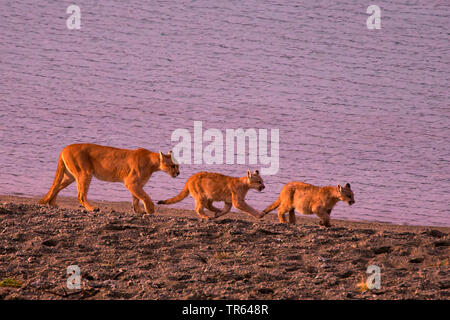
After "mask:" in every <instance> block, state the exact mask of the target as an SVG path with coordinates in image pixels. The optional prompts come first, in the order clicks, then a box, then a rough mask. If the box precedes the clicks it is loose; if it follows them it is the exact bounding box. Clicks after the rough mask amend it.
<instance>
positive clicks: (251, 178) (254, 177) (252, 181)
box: [247, 170, 266, 192]
mask: <svg viewBox="0 0 450 320" xmlns="http://www.w3.org/2000/svg"><path fill="white" fill-rule="evenodd" d="M247 180H248V185H249V187H250V189H256V190H258V191H259V192H261V191H263V190H264V188H265V187H266V186H265V185H264V181H263V179H262V178H261V176H260V175H259V171H258V170H255V172H253V173H251V172H250V170H247Z"/></svg>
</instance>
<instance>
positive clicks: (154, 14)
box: [0, 0, 450, 226]
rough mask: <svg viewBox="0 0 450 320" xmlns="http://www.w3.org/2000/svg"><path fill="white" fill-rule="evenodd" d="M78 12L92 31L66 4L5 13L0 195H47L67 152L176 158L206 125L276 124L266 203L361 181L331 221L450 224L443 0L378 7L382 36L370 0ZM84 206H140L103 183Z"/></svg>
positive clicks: (161, 177) (170, 185)
mask: <svg viewBox="0 0 450 320" xmlns="http://www.w3.org/2000/svg"><path fill="white" fill-rule="evenodd" d="M74 3H75V4H77V5H79V6H80V8H81V29H80V30H69V29H68V28H67V27H66V19H67V18H68V17H69V14H66V8H67V6H68V5H69V4H70V3H64V2H60V1H42V0H38V1H36V0H33V1H31V0H25V1H20V2H15V1H14V2H13V1H2V2H1V3H0V168H1V169H0V194H14V195H33V196H41V195H43V194H45V193H46V192H47V191H48V189H49V187H50V185H51V183H52V181H53V177H54V174H55V169H56V163H57V159H58V155H59V153H60V151H61V149H62V148H63V147H64V146H65V145H67V144H71V143H75V142H93V143H98V144H105V145H111V146H116V147H122V148H130V149H133V148H137V147H144V148H147V149H150V150H152V151H156V152H157V151H159V150H162V151H164V152H167V151H168V150H170V149H171V148H172V147H173V146H174V145H175V144H176V143H174V142H172V141H171V134H172V132H173V131H174V130H176V129H178V128H185V129H188V130H189V131H190V132H193V127H194V121H202V124H203V128H204V130H206V129H209V128H217V129H220V130H221V131H222V132H225V130H226V129H237V128H243V129H247V128H263V129H269V130H270V129H273V128H278V129H279V136H280V137H279V139H280V140H279V141H280V143H279V148H280V168H279V171H278V173H277V174H275V175H267V176H265V177H264V179H265V184H266V189H265V190H264V192H262V193H258V192H256V191H250V192H249V193H248V195H247V199H248V202H249V203H250V204H251V205H252V206H254V207H256V208H257V209H263V208H265V207H266V205H268V204H269V203H271V202H272V201H274V200H275V199H276V198H277V196H278V193H279V192H280V190H281V188H282V186H283V185H284V184H285V183H287V182H289V181H292V180H298V181H305V182H309V183H312V184H316V185H337V184H338V183H339V184H345V183H347V182H349V183H351V185H352V189H353V191H354V193H355V199H356V203H355V204H354V205H353V206H352V207H348V206H347V205H346V204H344V203H342V202H341V203H338V205H337V206H336V207H335V209H334V210H333V213H332V218H333V217H334V218H339V219H351V220H371V221H386V222H392V223H397V224H410V225H436V226H450V209H449V206H450V194H449V192H450V169H449V168H450V143H449V137H450V106H449V101H450V99H449V98H450V90H449V84H450V81H449V80H450V79H449V78H450V51H449V49H450V46H449V38H450V37H449V35H450V34H449V31H448V27H449V21H450V6H449V3H448V2H447V1H406V0H403V1H378V2H376V3H375V4H377V5H379V6H380V8H381V30H368V28H367V26H366V19H367V17H368V16H369V15H368V14H367V13H366V9H367V6H368V4H364V3H361V2H360V1H338V2H337V3H335V2H334V1H288V0H278V1H259V0H250V1H223V2H219V1H145V2H142V1H87V0H77V1H74ZM260 167H261V165H260V164H257V165H249V164H234V165H225V164H223V165H217V164H212V165H206V164H195V165H194V164H191V165H187V164H185V165H182V166H181V175H180V176H179V177H178V178H176V179H172V178H170V177H169V176H168V175H166V174H164V173H161V172H160V173H156V174H155V175H154V176H153V177H152V178H151V180H150V181H149V183H148V184H147V185H146V187H145V190H146V191H147V192H148V193H149V194H150V196H151V197H152V198H153V199H154V200H159V199H165V198H167V197H171V196H174V195H175V194H177V193H178V192H179V191H180V190H181V189H182V187H183V185H184V182H185V181H186V179H187V178H188V177H189V176H190V175H192V174H193V173H195V172H197V171H200V170H207V171H217V172H222V173H225V174H229V175H233V176H243V175H245V174H246V171H247V169H248V168H249V169H252V170H254V169H259V168H260ZM61 195H64V196H76V187H75V184H73V185H71V186H70V187H69V188H67V189H66V190H64V191H63V192H61ZM88 197H89V198H90V199H102V200H111V201H115V200H130V198H131V196H130V194H129V193H128V191H127V190H126V189H125V187H124V186H123V185H121V184H118V183H116V184H113V183H104V182H99V181H98V180H95V181H93V183H92V184H91V187H90V191H89V194H88ZM193 204H194V202H193V200H192V198H189V199H186V200H184V201H183V202H181V203H179V204H177V206H178V207H185V208H193ZM130 205H131V203H130Z"/></svg>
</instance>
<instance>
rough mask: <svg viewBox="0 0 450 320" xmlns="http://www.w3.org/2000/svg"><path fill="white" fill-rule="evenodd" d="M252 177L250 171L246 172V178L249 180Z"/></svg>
mask: <svg viewBox="0 0 450 320" xmlns="http://www.w3.org/2000/svg"><path fill="white" fill-rule="evenodd" d="M251 176H252V173H251V172H250V170H247V177H248V178H250V177H251Z"/></svg>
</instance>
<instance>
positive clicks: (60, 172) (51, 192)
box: [39, 154, 66, 204]
mask: <svg viewBox="0 0 450 320" xmlns="http://www.w3.org/2000/svg"><path fill="white" fill-rule="evenodd" d="M65 170H66V165H65V164H64V161H63V159H62V154H61V155H59V159H58V166H57V167H56V174H55V179H54V180H53V184H52V186H51V188H50V190H49V191H48V192H47V194H46V195H45V197H43V198H42V199H41V200H39V203H40V204H47V203H51V202H52V200H53V197H54V196H55V194H56V193H57V192H56V189H57V187H58V186H59V185H60V183H61V180H62V179H63V178H64V171H65Z"/></svg>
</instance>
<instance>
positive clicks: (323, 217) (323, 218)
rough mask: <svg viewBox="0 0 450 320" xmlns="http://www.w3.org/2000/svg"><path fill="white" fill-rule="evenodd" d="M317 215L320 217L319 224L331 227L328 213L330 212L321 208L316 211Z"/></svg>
mask: <svg viewBox="0 0 450 320" xmlns="http://www.w3.org/2000/svg"><path fill="white" fill-rule="evenodd" d="M316 215H317V216H318V217H319V218H320V222H319V224H320V225H321V226H325V227H327V228H329V227H331V223H330V215H329V214H328V212H327V211H326V210H324V209H320V210H318V211H316Z"/></svg>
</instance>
